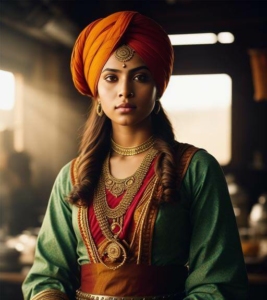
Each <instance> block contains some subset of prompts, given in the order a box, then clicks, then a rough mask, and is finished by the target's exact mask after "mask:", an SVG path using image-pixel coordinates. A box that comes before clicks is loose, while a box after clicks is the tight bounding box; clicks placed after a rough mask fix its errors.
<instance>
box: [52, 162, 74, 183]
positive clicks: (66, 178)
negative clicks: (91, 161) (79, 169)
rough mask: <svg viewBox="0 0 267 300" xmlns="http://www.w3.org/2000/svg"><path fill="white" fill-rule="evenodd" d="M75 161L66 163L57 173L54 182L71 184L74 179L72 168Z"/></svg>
mask: <svg viewBox="0 0 267 300" xmlns="http://www.w3.org/2000/svg"><path fill="white" fill-rule="evenodd" d="M75 162H76V159H72V160H71V161H69V162H68V163H66V164H65V165H64V166H63V167H62V168H61V169H60V171H59V173H58V175H57V178H56V182H57V183H59V184H63V185H64V184H71V185H72V183H73V178H74V167H75Z"/></svg>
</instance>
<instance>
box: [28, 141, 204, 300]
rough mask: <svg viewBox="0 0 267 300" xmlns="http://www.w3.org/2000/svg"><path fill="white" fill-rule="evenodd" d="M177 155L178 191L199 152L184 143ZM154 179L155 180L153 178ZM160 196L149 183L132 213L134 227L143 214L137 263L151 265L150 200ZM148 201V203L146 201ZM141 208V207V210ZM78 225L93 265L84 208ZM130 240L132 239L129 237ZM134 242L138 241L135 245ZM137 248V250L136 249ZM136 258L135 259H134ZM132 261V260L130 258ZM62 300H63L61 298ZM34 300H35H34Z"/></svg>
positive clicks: (74, 176)
mask: <svg viewBox="0 0 267 300" xmlns="http://www.w3.org/2000/svg"><path fill="white" fill-rule="evenodd" d="M177 145H178V148H177V153H176V159H177V168H178V169H177V173H178V181H177V187H178V189H179V188H180V186H181V183H182V180H183V178H184V176H185V173H186V171H187V169H188V166H189V164H190V162H191V159H192V157H193V156H194V154H195V153H196V152H197V151H198V150H200V149H199V148H197V147H195V146H193V145H190V144H185V143H177ZM77 163H78V159H74V160H73V162H72V165H71V180H72V183H73V185H75V184H76V182H77ZM154 179H155V178H154ZM152 182H153V187H152V191H151V183H152ZM148 190H149V191H151V195H152V196H151V197H148V198H147V197H145V194H146V192H147V191H148ZM161 194H162V189H161V186H159V185H158V184H157V180H151V182H150V183H149V184H148V185H147V188H146V191H145V192H144V195H143V196H142V199H140V203H139V204H138V206H137V209H136V211H135V212H134V216H133V220H134V225H133V226H134V227H133V228H135V226H139V224H137V220H139V219H140V218H139V217H138V215H139V216H140V214H143V213H145V215H144V216H143V218H142V224H141V229H140V231H139V230H138V233H137V234H136V236H137V239H136V238H135V237H133V238H134V239H135V241H133V243H132V246H133V249H139V251H140V250H141V251H140V252H139V257H138V261H139V262H140V263H147V264H149V265H151V255H152V237H153V230H154V225H155V222H156V218H157V213H158V206H156V205H154V203H153V201H151V199H155V198H160V197H161ZM148 200H149V201H148ZM141 206H143V207H142V208H141ZM140 210H141V211H140ZM78 225H79V229H80V232H81V236H82V239H83V241H84V244H85V246H86V249H87V252H88V255H89V259H90V261H91V262H93V263H98V259H97V254H96V253H94V250H93V249H92V247H91V245H90V239H89V237H90V235H91V233H90V229H89V224H88V208H86V207H79V208H78ZM139 234H141V235H142V236H141V237H138V235H139ZM130 239H132V237H131V236H130ZM136 241H139V242H138V243H136ZM101 245H102V243H101V244H100V245H98V249H99V248H101ZM136 247H137V248H136ZM95 251H97V250H95ZM135 258H136V257H135ZM131 259H132V258H131ZM59 299H61V298H59ZM62 299H63V298H62ZM34 300H36V299H34Z"/></svg>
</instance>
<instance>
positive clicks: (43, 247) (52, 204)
mask: <svg viewBox="0 0 267 300" xmlns="http://www.w3.org/2000/svg"><path fill="white" fill-rule="evenodd" d="M69 173H70V170H69V164H68V165H67V166H65V167H64V168H63V169H62V170H61V172H60V173H59V175H58V177H57V179H56V181H55V184H54V186H53V189H52V193H51V196H50V199H49V203H48V207H47V211H46V214H45V218H44V221H43V224H42V227H41V229H40V233H39V235H38V239H37V245H36V253H35V259H34V263H33V266H32V268H31V270H30V272H29V274H28V276H27V278H26V279H25V281H24V283H23V286H22V289H23V294H24V299H25V300H29V299H36V300H37V299H54V300H57V299H71V298H72V297H74V294H75V289H76V288H77V287H78V284H79V280H78V263H77V254H76V247H77V241H76V237H75V233H74V230H73V226H72V208H71V205H70V204H69V203H68V202H67V201H66V200H65V196H66V195H68V193H69V191H70V189H71V183H70V174H69ZM43 297H44V298H43ZM45 297H47V298H45Z"/></svg>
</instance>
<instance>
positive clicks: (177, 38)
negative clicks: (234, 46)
mask: <svg viewBox="0 0 267 300" xmlns="http://www.w3.org/2000/svg"><path fill="white" fill-rule="evenodd" d="M169 38H170V40H171V44H172V45H173V46H179V45H202V44H216V43H217V42H220V43H222V44H231V43H233V42H234V40H235V37H234V35H233V34H232V33H231V32H220V33H218V35H216V34H215V33H211V32H210V33H192V34H170V35H169Z"/></svg>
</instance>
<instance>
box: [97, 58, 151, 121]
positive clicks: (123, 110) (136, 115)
mask: <svg viewBox="0 0 267 300" xmlns="http://www.w3.org/2000/svg"><path fill="white" fill-rule="evenodd" d="M123 64H124V63H123V62H121V61H119V60H117V59H116V57H115V55H114V54H113V55H111V57H110V58H109V60H108V61H107V63H106V64H105V66H104V67H103V70H102V73H101V75H100V78H99V82H98V96H97V98H96V100H97V101H99V102H101V106H102V109H103V111H104V113H105V114H106V116H107V117H108V118H109V119H110V120H111V121H112V124H113V125H115V124H117V125H122V126H136V125H143V124H145V123H146V122H147V121H148V120H150V118H149V116H150V114H151V112H152V110H153V108H154V105H155V100H156V94H157V91H156V85H155V82H154V80H153V78H152V75H151V73H150V71H149V70H148V68H147V66H146V65H145V64H144V62H143V60H142V59H141V58H140V56H139V55H138V54H136V53H135V54H134V56H133V57H132V58H131V60H129V61H127V62H126V63H125V64H126V67H125V68H124V67H123Z"/></svg>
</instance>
